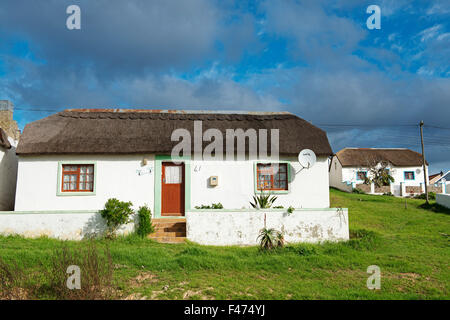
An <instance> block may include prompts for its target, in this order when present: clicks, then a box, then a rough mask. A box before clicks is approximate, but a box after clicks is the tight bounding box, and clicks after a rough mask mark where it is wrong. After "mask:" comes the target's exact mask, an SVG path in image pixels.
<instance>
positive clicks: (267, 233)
mask: <svg viewBox="0 0 450 320" xmlns="http://www.w3.org/2000/svg"><path fill="white" fill-rule="evenodd" d="M258 241H259V247H260V249H262V250H271V249H274V248H278V247H282V246H284V235H283V234H282V233H281V232H279V231H277V230H275V229H273V228H270V229H267V228H263V229H261V231H260V232H259V236H258Z"/></svg>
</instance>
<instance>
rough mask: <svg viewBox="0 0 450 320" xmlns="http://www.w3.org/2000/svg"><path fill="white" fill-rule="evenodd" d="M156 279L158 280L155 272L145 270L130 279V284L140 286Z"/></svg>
mask: <svg viewBox="0 0 450 320" xmlns="http://www.w3.org/2000/svg"><path fill="white" fill-rule="evenodd" d="M158 281H159V280H158V277H157V276H156V275H155V274H153V273H151V272H149V271H145V272H141V273H139V274H138V275H137V276H136V277H134V278H133V279H131V280H130V285H131V286H132V287H134V288H136V287H141V286H142V285H144V284H149V283H155V282H158Z"/></svg>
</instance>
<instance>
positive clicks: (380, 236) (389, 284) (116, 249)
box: [0, 190, 450, 299]
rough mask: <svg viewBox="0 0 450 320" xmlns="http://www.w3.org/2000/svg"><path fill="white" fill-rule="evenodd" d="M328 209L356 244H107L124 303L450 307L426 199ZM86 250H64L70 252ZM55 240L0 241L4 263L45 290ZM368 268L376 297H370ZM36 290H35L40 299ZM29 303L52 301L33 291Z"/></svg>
mask: <svg viewBox="0 0 450 320" xmlns="http://www.w3.org/2000/svg"><path fill="white" fill-rule="evenodd" d="M330 197H331V205H332V206H333V207H337V206H339V207H347V208H349V220H350V230H351V233H352V235H353V237H354V238H353V239H352V240H350V241H349V242H345V243H325V244H321V245H306V244H301V245H292V246H287V247H286V248H284V249H280V250H278V251H275V252H272V253H263V252H260V251H259V250H258V248H256V247H207V246H199V245H195V244H192V243H187V244H180V245H169V244H159V243H154V242H152V241H150V240H141V239H139V238H137V237H134V236H131V237H128V238H121V239H117V240H114V241H106V240H98V241H96V242H97V245H98V246H99V247H102V246H106V244H108V243H109V247H110V250H111V256H112V260H113V263H114V264H115V270H114V281H115V287H116V290H117V292H119V293H120V296H121V297H122V298H127V297H128V298H134V299H140V298H147V299H449V298H450V291H449V284H450V270H449V267H450V246H449V244H450V243H449V240H450V238H449V234H450V211H448V210H445V209H442V208H441V209H439V208H436V207H432V208H431V209H423V208H421V207H420V205H421V204H423V202H424V201H423V200H412V199H408V200H407V209H405V200H404V199H398V198H394V197H389V196H369V195H359V194H346V193H343V192H340V191H336V190H331V191H330ZM85 244H86V243H85V242H67V246H69V247H71V248H75V247H79V246H84V245H85ZM61 245H62V244H61V242H60V241H57V240H51V239H46V238H40V239H34V240H31V239H24V238H20V237H0V258H2V259H3V261H5V262H7V263H8V262H11V261H15V262H16V263H17V265H18V266H19V268H20V269H22V270H24V271H25V273H26V274H31V275H35V276H33V277H30V279H29V280H27V283H28V284H31V283H34V284H35V285H36V284H38V285H39V284H42V283H44V282H45V278H44V277H40V276H39V275H40V274H42V269H43V268H46V267H48V266H49V265H50V261H51V256H52V255H53V254H54V250H55V248H58V247H60V246H61ZM370 265H378V266H379V267H380V268H381V290H368V289H367V287H366V280H367V277H368V276H369V274H367V273H366V269H367V267H368V266H370ZM37 292H39V291H37ZM28 297H29V298H51V297H49V296H46V295H40V294H39V293H30V295H29V296H28Z"/></svg>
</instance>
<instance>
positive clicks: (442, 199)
mask: <svg viewBox="0 0 450 320" xmlns="http://www.w3.org/2000/svg"><path fill="white" fill-rule="evenodd" d="M447 188H448V186H447ZM436 202H437V204H440V205H441V206H444V207H447V208H450V194H443V193H438V194H437V195H436Z"/></svg>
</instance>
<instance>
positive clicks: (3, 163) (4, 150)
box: [0, 128, 18, 211]
mask: <svg viewBox="0 0 450 320" xmlns="http://www.w3.org/2000/svg"><path fill="white" fill-rule="evenodd" d="M16 145H17V141H16V140H14V139H13V138H11V137H9V136H8V135H7V134H6V132H5V131H4V130H3V129H2V128H0V211H8V210H13V209H14V199H15V194H16V179H17V163H18V160H17V156H16Z"/></svg>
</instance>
